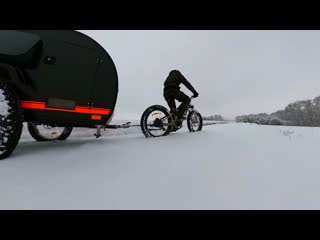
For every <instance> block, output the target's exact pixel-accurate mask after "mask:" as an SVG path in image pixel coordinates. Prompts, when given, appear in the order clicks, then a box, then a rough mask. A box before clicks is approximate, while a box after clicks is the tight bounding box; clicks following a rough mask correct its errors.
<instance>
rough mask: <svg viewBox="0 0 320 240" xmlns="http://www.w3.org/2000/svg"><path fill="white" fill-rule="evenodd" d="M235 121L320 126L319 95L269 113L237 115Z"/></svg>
mask: <svg viewBox="0 0 320 240" xmlns="http://www.w3.org/2000/svg"><path fill="white" fill-rule="evenodd" d="M236 122H247V123H256V124H261V125H286V126H313V127H320V96H319V97H316V98H315V99H313V100H303V101H296V102H294V103H291V104H289V105H288V106H287V107H286V108H285V109H284V110H280V111H277V112H274V113H271V114H266V113H259V114H249V115H242V116H238V117H236Z"/></svg>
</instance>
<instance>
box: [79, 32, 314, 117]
mask: <svg viewBox="0 0 320 240" xmlns="http://www.w3.org/2000/svg"><path fill="white" fill-rule="evenodd" d="M81 32H83V33H85V34H87V35H88V36H90V37H92V38H94V39H95V40H96V41H98V42H99V43H100V44H101V45H102V46H103V47H104V48H105V49H106V50H107V52H108V53H109V54H110V55H111V57H112V58H113V60H114V62H115V64H116V67H117V71H118V75H119V97H118V102H117V106H116V112H115V118H118V119H128V118H140V116H141V114H142V112H143V111H144V110H145V109H146V108H147V107H148V106H150V105H153V104H164V105H165V104H166V102H165V101H164V99H163V96H162V92H163V81H164V80H165V78H166V77H167V75H168V73H169V71H170V70H172V69H178V70H180V71H181V72H182V73H183V74H184V75H185V77H186V78H187V79H188V80H189V81H190V82H191V83H192V84H193V85H194V87H195V88H196V90H197V91H198V92H199V94H200V95H199V98H198V99H196V100H194V104H195V106H196V108H197V109H198V110H199V111H200V112H202V114H203V115H204V116H208V115H212V114H221V115H223V116H224V117H227V118H233V117H235V116H237V115H240V114H249V113H260V112H266V113H271V112H274V111H277V110H280V109H283V108H284V107H285V106H286V105H287V104H288V103H291V102H293V101H296V100H303V99H311V98H314V97H316V96H318V95H320V31H173V30H170V31H150V30H149V31H137V30H131V31H107V30H100V31H97V30H90V31H88V30H81ZM182 90H184V91H185V93H187V94H188V95H189V96H191V95H192V93H190V92H189V91H188V90H187V89H186V88H185V87H183V88H182ZM165 106H166V105H165Z"/></svg>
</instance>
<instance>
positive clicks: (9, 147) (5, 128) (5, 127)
mask: <svg viewBox="0 0 320 240" xmlns="http://www.w3.org/2000/svg"><path fill="white" fill-rule="evenodd" d="M0 91H1V92H2V94H3V96H4V98H3V99H0V102H1V103H0V104H4V105H3V106H4V107H5V104H7V107H8V112H9V115H8V116H4V115H0V160H4V159H6V158H8V157H9V156H11V154H12V153H13V151H14V150H15V149H16V147H17V145H18V143H19V140H20V138H21V134H22V129H23V110H22V108H21V105H20V99H19V97H18V95H17V94H16V92H15V91H14V90H13V89H12V88H11V86H10V85H9V83H8V81H6V80H5V79H2V78H0Z"/></svg>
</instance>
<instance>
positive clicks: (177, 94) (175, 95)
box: [163, 89, 191, 118]
mask: <svg viewBox="0 0 320 240" xmlns="http://www.w3.org/2000/svg"><path fill="white" fill-rule="evenodd" d="M163 96H164V98H165V100H166V101H167V103H168V105H169V107H170V110H171V112H172V111H174V110H176V109H177V108H176V102H175V100H177V101H179V102H181V104H180V106H179V107H178V109H177V110H178V117H179V118H181V117H182V116H183V114H184V113H185V112H186V111H187V109H188V106H189V104H190V102H191V99H190V98H189V97H188V96H187V95H186V94H184V93H183V92H181V91H180V90H175V89H174V90H165V91H164V94H163Z"/></svg>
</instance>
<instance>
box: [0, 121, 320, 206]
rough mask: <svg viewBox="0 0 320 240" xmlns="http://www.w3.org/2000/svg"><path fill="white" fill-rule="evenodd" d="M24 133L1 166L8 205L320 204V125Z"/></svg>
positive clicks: (3, 195) (3, 199)
mask: <svg viewBox="0 0 320 240" xmlns="http://www.w3.org/2000/svg"><path fill="white" fill-rule="evenodd" d="M93 133H94V130H83V129H76V130H75V131H74V133H73V134H72V135H71V137H70V138H69V139H68V140H67V141H66V142H51V143H37V142H35V141H34V140H33V139H31V137H30V135H29V134H28V133H27V132H26V128H25V129H24V133H23V136H22V139H21V141H20V143H19V145H18V147H17V149H16V151H15V152H14V154H13V155H12V156H11V157H10V158H9V159H7V160H5V161H1V162H0V192H1V198H0V209H320V157H319V156H320V147H319V146H320V129H319V128H302V127H300V128H298V127H274V126H258V125H251V124H237V123H230V124H221V125H211V126H206V127H205V128H204V129H203V131H202V132H198V133H192V134H191V133H189V132H188V131H187V129H186V128H184V129H182V130H181V131H180V132H177V133H174V134H172V135H169V136H168V137H163V138H154V139H146V138H144V136H143V135H142V133H141V131H140V129H139V128H130V129H122V130H120V129H118V130H106V131H105V132H103V135H104V136H103V138H100V139H95V138H94V137H93V136H92V134H93Z"/></svg>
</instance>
